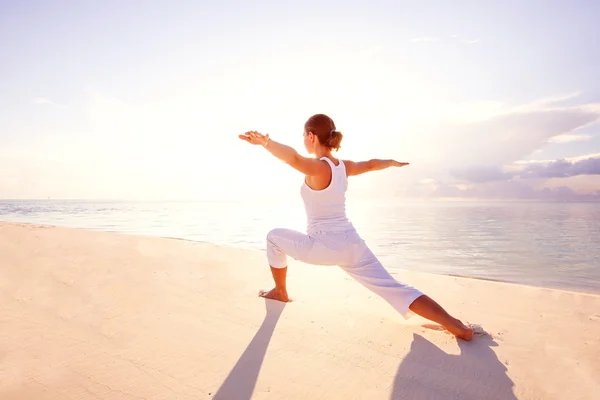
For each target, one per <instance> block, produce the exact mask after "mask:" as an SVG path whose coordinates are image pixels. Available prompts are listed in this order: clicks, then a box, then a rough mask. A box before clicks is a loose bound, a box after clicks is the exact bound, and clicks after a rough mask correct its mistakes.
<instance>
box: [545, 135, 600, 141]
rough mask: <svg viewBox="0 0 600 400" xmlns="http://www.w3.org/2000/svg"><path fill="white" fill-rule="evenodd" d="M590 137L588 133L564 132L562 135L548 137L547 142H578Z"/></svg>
mask: <svg viewBox="0 0 600 400" xmlns="http://www.w3.org/2000/svg"><path fill="white" fill-rule="evenodd" d="M589 138H591V136H589V135H576V134H569V133H566V134H564V135H558V136H554V137H552V138H550V139H548V143H570V142H579V141H583V140H588V139H589Z"/></svg>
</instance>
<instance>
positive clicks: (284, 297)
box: [258, 289, 290, 303]
mask: <svg viewBox="0 0 600 400" xmlns="http://www.w3.org/2000/svg"><path fill="white" fill-rule="evenodd" d="M258 295H259V296H260V297H264V298H265V299H273V300H278V301H282V302H284V303H287V302H289V301H290V298H289V297H288V294H287V291H285V290H283V291H282V290H279V289H271V290H270V291H268V292H267V291H266V290H261V291H260V292H258Z"/></svg>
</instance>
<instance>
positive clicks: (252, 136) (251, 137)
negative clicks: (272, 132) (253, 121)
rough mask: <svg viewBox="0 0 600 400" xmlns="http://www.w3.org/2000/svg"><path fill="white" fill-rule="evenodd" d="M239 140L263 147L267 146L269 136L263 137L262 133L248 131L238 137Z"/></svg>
mask: <svg viewBox="0 0 600 400" xmlns="http://www.w3.org/2000/svg"><path fill="white" fill-rule="evenodd" d="M239 138H240V139H242V140H245V141H246V142H248V143H250V144H254V145H257V144H259V145H261V146H264V145H266V144H267V141H268V140H269V134H268V133H267V134H266V135H263V134H262V133H259V132H256V131H248V132H246V133H244V134H243V135H239Z"/></svg>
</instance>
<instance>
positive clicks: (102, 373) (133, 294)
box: [0, 223, 600, 400]
mask: <svg viewBox="0 0 600 400" xmlns="http://www.w3.org/2000/svg"><path fill="white" fill-rule="evenodd" d="M397 277H398V279H400V280H403V281H406V282H408V283H410V284H412V285H415V286H417V287H418V288H420V289H421V290H423V291H424V292H426V293H427V294H429V295H431V296H432V297H433V298H434V299H436V300H437V301H439V302H440V303H441V304H442V305H443V306H444V307H445V308H447V309H448V310H449V311H450V312H451V313H452V314H455V315H456V316H457V317H458V318H460V319H462V320H463V321H465V322H467V321H468V322H472V323H477V324H480V325H482V326H483V327H484V329H485V330H486V331H487V332H489V335H483V336H477V337H476V338H475V339H474V340H473V341H472V342H469V343H467V342H463V341H457V340H456V339H454V338H453V337H452V336H450V335H449V334H447V333H445V332H443V331H438V330H436V329H434V328H435V326H429V325H428V322H427V321H425V320H423V319H421V318H420V317H413V318H411V319H410V320H408V321H405V320H404V319H403V318H402V317H401V316H400V315H398V314H396V312H395V311H394V310H393V309H392V308H391V307H390V306H389V305H388V304H387V303H385V302H384V301H383V300H381V299H380V298H378V297H376V296H374V295H373V294H371V293H370V292H369V291H367V290H366V289H365V288H364V287H362V286H361V285H359V284H357V283H356V282H355V281H353V280H352V279H351V278H349V277H348V276H346V275H345V274H344V273H343V272H342V271H341V270H339V269H338V268H334V267H317V266H312V265H306V264H303V263H300V262H294V261H292V262H291V263H290V266H289V272H288V281H289V283H288V290H289V292H290V296H291V297H292V298H293V300H294V301H293V302H292V303H288V304H285V305H284V304H283V303H279V302H274V301H270V300H265V299H262V298H260V297H258V296H257V293H258V291H259V289H268V288H270V287H271V285H272V284H271V277H270V272H269V269H268V267H267V265H266V259H265V254H264V252H259V251H250V250H242V249H236V248H230V247H225V246H216V245H211V244H205V243H198V242H190V241H184V240H175V239H167V238H155V237H143V236H134V235H125V234H117V233H108V232H99V231H86V230H76V229H67V228H56V227H48V226H35V225H25V224H9V223H1V224H0V296H1V297H0V307H1V312H0V318H1V326H2V329H1V330H0V360H1V363H0V399H2V400H5V399H6V400H13V399H15V400H16V399H40V400H41V399H53V400H54V399H98V398H99V399H211V398H213V399H251V398H252V399H442V398H443V399H561V400H562V399H573V400H574V399H594V398H597V396H598V393H600V378H599V377H600V296H597V295H591V294H583V293H575V292H567V291H559V290H550V289H543V288H536V287H528V286H521V285H513V284H505V283H499V282H491V281H482V280H474V279H466V278H459V277H450V276H437V275H428V274H421V273H415V272H402V273H401V274H398V275H397Z"/></svg>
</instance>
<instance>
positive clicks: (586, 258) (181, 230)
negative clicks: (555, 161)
mask: <svg viewBox="0 0 600 400" xmlns="http://www.w3.org/2000/svg"><path fill="white" fill-rule="evenodd" d="M348 216H349V218H350V220H351V221H352V222H353V224H354V225H355V227H356V228H357V230H358V231H359V233H360V234H361V236H362V237H363V238H364V239H365V240H366V241H367V244H368V245H369V246H370V247H371V249H372V250H373V251H374V253H375V254H376V255H377V256H378V257H379V259H380V260H381V261H382V263H383V264H384V266H385V267H386V268H387V269H388V270H390V272H392V273H394V271H398V270H402V269H405V270H415V271H423V272H430V273H436V274H451V275H460V276H470V277H475V278H483V279H493V280H500V281H506V282H515V283H521V284H527V285H534V286H541V287H550V288H559V289H566V290H574V291H582V292H591V293H600V203H544V202H490V203H483V202H441V201H440V202H405V201H394V200H360V201H352V200H349V201H348ZM0 221H8V222H26V223H37V224H49V225H57V226H66V227H77V228H86V229H94V230H105V231H115V232H124V233H134V234H143V235H151V236H164V237H174V238H182V239H188V240H195V241H203V242H210V243H216V244H225V245H231V246H236V247H242V248H249V249H257V250H264V249H265V237H266V234H267V233H268V231H269V230H270V229H272V228H274V227H286V228H291V229H297V230H300V231H304V227H305V215H304V208H303V206H302V203H301V202H300V201H292V202H246V201H225V202H208V201H196V202H127V201H122V202H116V201H74V200H68V201H51V200H48V201H41V200H40V201H37V200H36V201H24V200H22V201H16V200H2V201H0ZM1 260H2V256H1V255H0V263H1Z"/></svg>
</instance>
